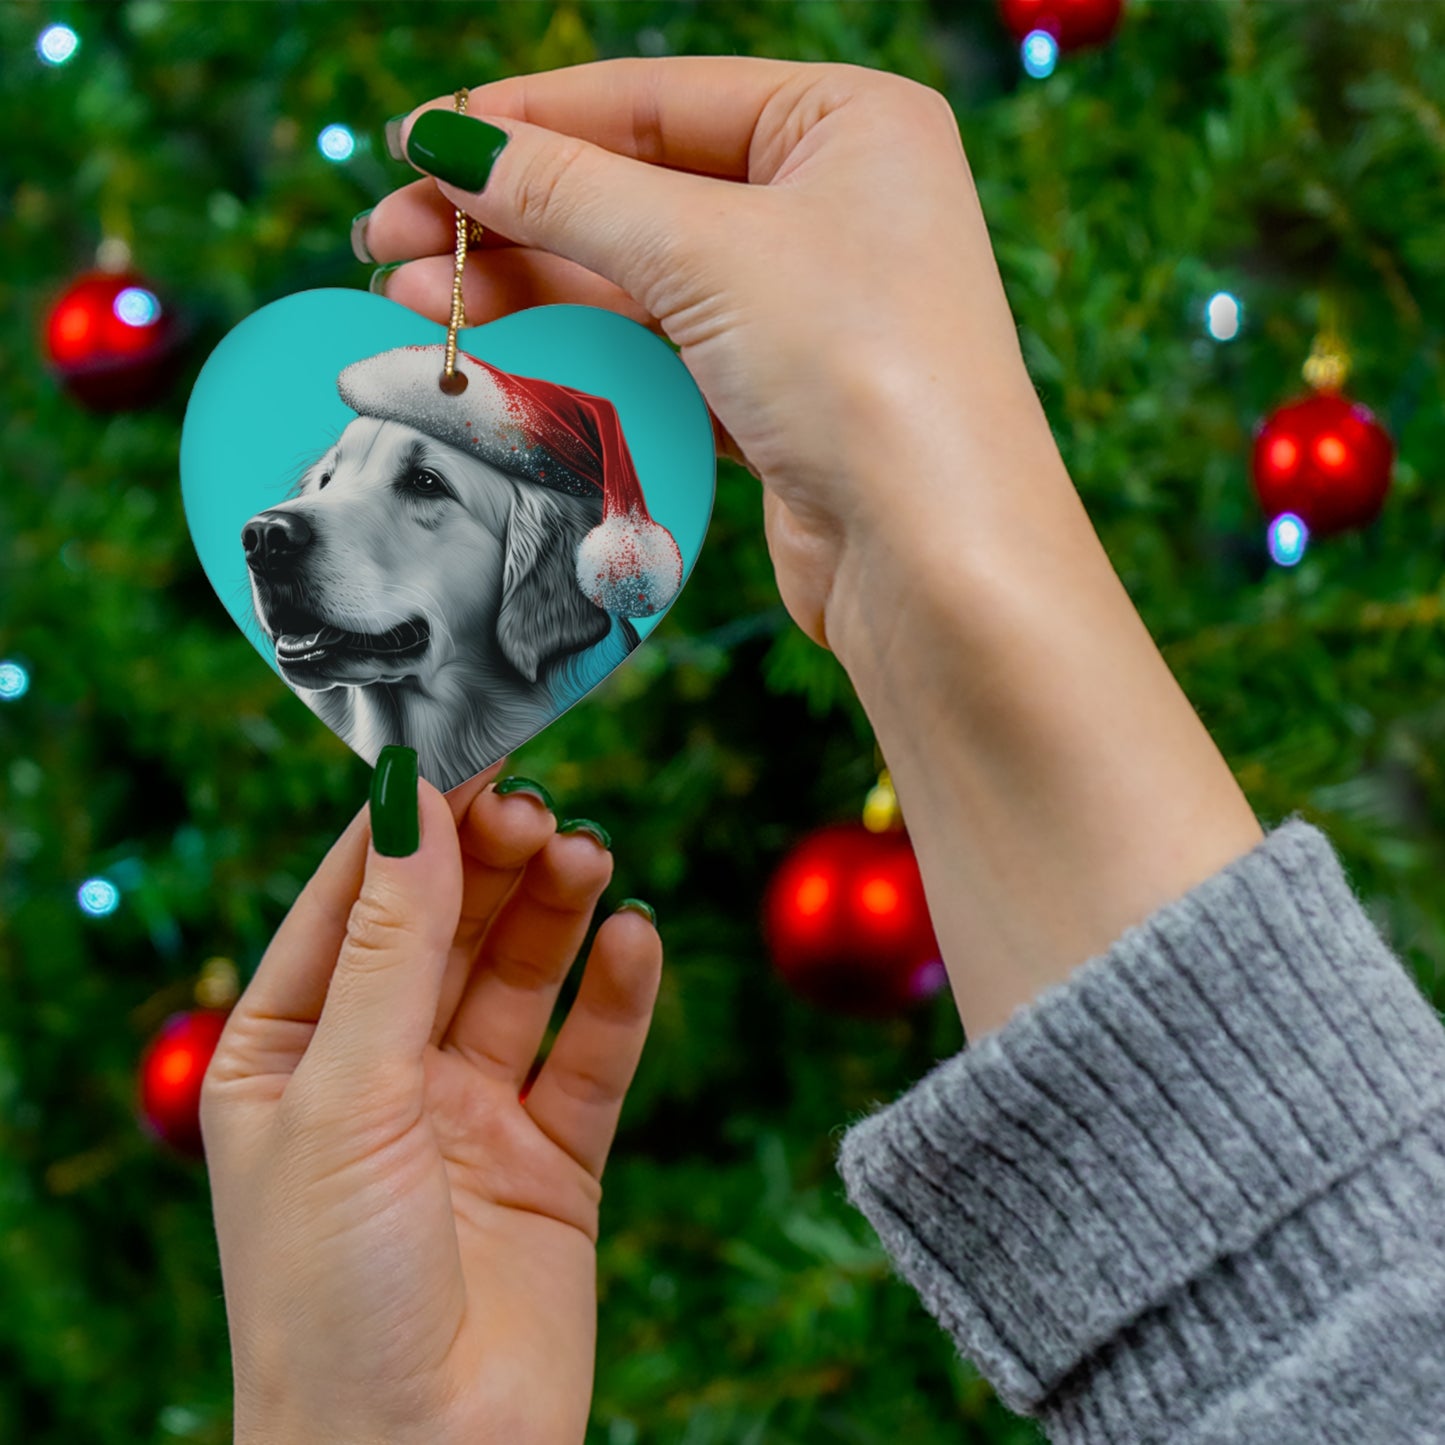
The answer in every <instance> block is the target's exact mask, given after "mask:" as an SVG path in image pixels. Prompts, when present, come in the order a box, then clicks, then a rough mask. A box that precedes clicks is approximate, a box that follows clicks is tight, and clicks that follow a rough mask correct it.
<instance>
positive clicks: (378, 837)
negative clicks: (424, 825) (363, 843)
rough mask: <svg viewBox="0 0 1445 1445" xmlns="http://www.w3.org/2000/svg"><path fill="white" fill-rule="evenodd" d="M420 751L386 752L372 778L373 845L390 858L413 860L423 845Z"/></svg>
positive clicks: (383, 749)
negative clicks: (418, 777) (419, 800)
mask: <svg viewBox="0 0 1445 1445" xmlns="http://www.w3.org/2000/svg"><path fill="white" fill-rule="evenodd" d="M418 814H419V805H418V803H417V796H416V749H415V748H398V747H387V748H382V750H381V756H380V757H379V758H377V760H376V771H375V772H374V773H373V774H372V775H371V841H372V842H373V843H374V844H376V851H377V852H378V853H382V854H384V855H385V856H386V857H388V858H409V857H410V856H411V855H412V854H413V853H415V852H416V850H417V848H418V847H419V846H420V844H421V820H420V818H419V816H418Z"/></svg>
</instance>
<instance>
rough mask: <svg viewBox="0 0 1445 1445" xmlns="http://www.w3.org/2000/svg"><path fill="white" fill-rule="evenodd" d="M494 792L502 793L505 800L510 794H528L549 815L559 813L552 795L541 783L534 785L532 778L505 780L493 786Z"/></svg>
mask: <svg viewBox="0 0 1445 1445" xmlns="http://www.w3.org/2000/svg"><path fill="white" fill-rule="evenodd" d="M492 791H493V792H496V793H500V794H501V795H502V796H503V797H504V798H505V797H506V796H507V795H508V794H509V793H526V794H527V795H528V796H530V797H533V798H536V799H537V801H538V802H539V803H541V805H542V806H543V807H544V808H546V809H547V811H548V812H549V813H555V812H556V811H557V805H556V803H554V802H553V801H552V795H551V793H549V792H548V791H547V790H546V788H544V787H543V786H542V785H541V783H534V782H533V781H532V780H531V778H503V779H502V781H501V782H500V783H496V784H494V785H493V789H492Z"/></svg>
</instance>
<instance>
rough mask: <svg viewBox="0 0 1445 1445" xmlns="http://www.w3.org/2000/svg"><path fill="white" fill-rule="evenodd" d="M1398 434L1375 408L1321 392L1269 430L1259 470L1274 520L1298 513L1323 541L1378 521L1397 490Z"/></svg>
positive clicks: (1271, 421) (1285, 412) (1281, 415)
mask: <svg viewBox="0 0 1445 1445" xmlns="http://www.w3.org/2000/svg"><path fill="white" fill-rule="evenodd" d="M1394 460H1395V447H1394V443H1393V442H1391V440H1390V434H1389V432H1387V431H1386V430H1385V428H1384V427H1382V426H1381V425H1380V423H1379V422H1378V421H1376V420H1375V417H1374V414H1373V413H1372V412H1371V411H1370V410H1369V408H1368V407H1364V406H1361V405H1360V404H1359V403H1358V402H1353V401H1350V400H1349V398H1348V397H1344V396H1341V395H1339V393H1338V392H1327V391H1321V392H1316V393H1314V394H1313V395H1312V396H1307V397H1304V398H1303V399H1302V400H1299V401H1292V402H1290V403H1288V404H1287V405H1285V406H1281V407H1279V408H1278V409H1277V410H1276V411H1274V412H1272V413H1271V414H1270V415H1269V416H1268V417H1266V418H1265V420H1264V421H1263V423H1261V425H1260V427H1259V430H1258V432H1257V433H1256V434H1255V439H1254V454H1253V457H1252V462H1251V470H1252V473H1253V478H1254V490H1255V495H1256V496H1257V497H1258V498H1259V504H1260V506H1261V507H1263V508H1264V512H1265V515H1266V516H1268V517H1269V518H1270V519H1271V520H1272V519H1273V518H1275V517H1277V516H1279V515H1280V513H1281V512H1293V513H1294V514H1295V515H1296V516H1297V517H1299V518H1300V519H1301V520H1302V521H1303V522H1304V524H1305V526H1307V527H1308V528H1309V530H1310V532H1311V533H1313V534H1314V535H1315V536H1328V535H1329V534H1330V533H1331V532H1344V531H1348V530H1349V529H1350V528H1352V527H1364V526H1367V525H1368V524H1369V523H1370V522H1373V521H1374V520H1375V518H1376V517H1377V516H1378V515H1379V513H1380V508H1381V507H1382V506H1383V505H1384V502H1385V496H1386V494H1387V493H1388V492H1389V490H1390V468H1391V467H1392V466H1393V464H1394Z"/></svg>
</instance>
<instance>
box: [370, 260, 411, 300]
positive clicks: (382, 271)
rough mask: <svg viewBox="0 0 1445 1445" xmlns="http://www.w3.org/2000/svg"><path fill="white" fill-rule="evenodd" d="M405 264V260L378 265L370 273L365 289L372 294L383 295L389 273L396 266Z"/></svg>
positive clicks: (388, 279) (389, 277)
mask: <svg viewBox="0 0 1445 1445" xmlns="http://www.w3.org/2000/svg"><path fill="white" fill-rule="evenodd" d="M405 265H406V262H405V261H393V262H391V264H390V265H387V266H378V267H377V268H376V270H375V271H373V272H372V273H371V280H370V281H368V282H367V284H366V289H367V290H368V291H370V292H371V294H372V295H373V296H385V295H386V283H387V282H388V281H390V280H391V273H392V272H393V271H395V270H396V269H397V267H398V266H405Z"/></svg>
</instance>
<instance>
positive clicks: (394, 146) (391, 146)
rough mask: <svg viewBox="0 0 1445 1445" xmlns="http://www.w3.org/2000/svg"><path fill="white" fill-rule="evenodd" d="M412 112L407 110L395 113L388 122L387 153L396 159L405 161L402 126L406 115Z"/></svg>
mask: <svg viewBox="0 0 1445 1445" xmlns="http://www.w3.org/2000/svg"><path fill="white" fill-rule="evenodd" d="M410 114H411V112H410V111H407V112H406V113H405V114H403V115H394V116H392V118H391V119H390V120H389V121H387V123H386V132H385V134H386V153H387V155H389V156H390V157H391V158H392V160H394V161H404V160H405V159H406V156H405V154H404V153H403V151H402V148H401V127H402V124H403V122H404V121H405V120H406V117H407V116H408V115H410Z"/></svg>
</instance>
